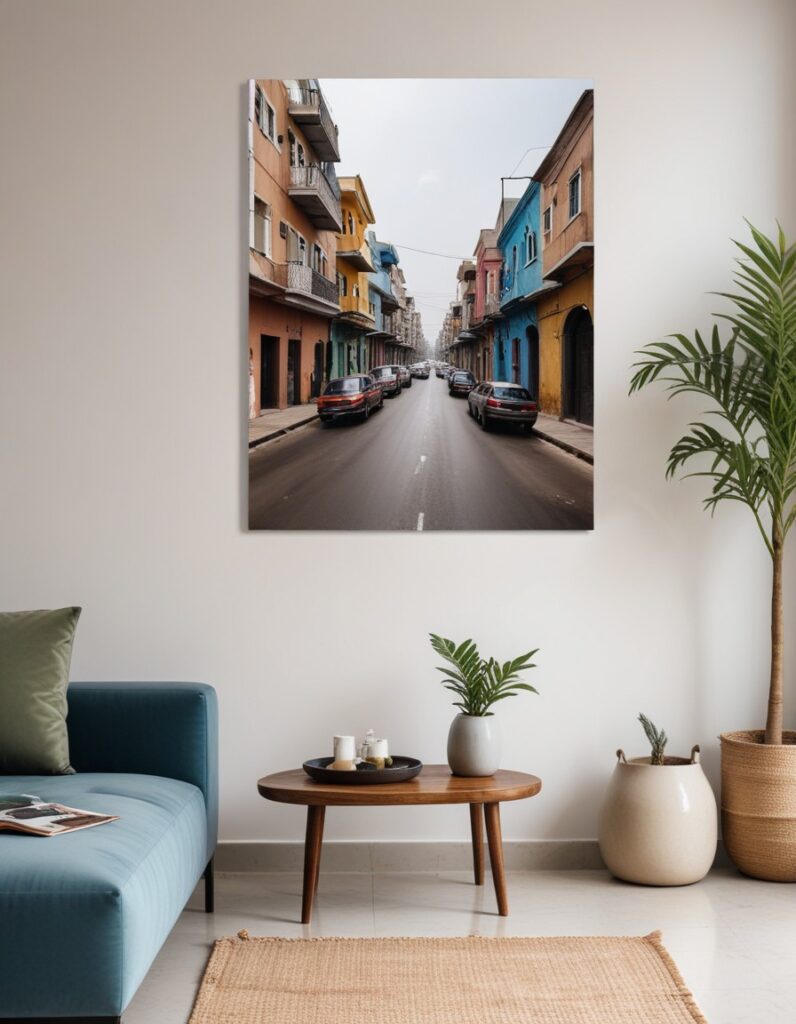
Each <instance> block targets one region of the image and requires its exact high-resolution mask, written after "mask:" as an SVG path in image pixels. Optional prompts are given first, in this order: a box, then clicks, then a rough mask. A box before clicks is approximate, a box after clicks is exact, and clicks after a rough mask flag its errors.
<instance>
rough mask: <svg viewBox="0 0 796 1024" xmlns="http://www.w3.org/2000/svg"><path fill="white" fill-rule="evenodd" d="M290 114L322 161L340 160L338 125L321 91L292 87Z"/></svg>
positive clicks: (302, 86) (301, 86) (310, 87)
mask: <svg viewBox="0 0 796 1024" xmlns="http://www.w3.org/2000/svg"><path fill="white" fill-rule="evenodd" d="M288 113H289V114H290V116H291V117H292V118H293V120H294V121H295V122H296V123H297V124H300V125H301V128H302V131H303V132H304V134H305V136H306V137H307V140H308V142H309V143H310V144H311V145H312V148H313V149H314V150H315V152H316V153H317V154H318V156H319V157H320V158H321V160H333V161H334V162H335V163H337V162H338V161H339V160H340V148H339V145H338V141H337V125H336V124H335V123H334V121H333V120H332V115H331V113H330V112H329V108H328V107H327V106H326V101H325V100H324V98H323V94H322V93H321V90H320V89H317V88H313V87H312V86H308V85H295V86H291V88H290V91H289V94H288Z"/></svg>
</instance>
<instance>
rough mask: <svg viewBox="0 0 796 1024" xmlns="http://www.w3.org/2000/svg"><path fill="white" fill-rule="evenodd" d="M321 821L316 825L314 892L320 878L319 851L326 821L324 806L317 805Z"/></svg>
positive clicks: (321, 847)
mask: <svg viewBox="0 0 796 1024" xmlns="http://www.w3.org/2000/svg"><path fill="white" fill-rule="evenodd" d="M318 810H319V811H320V817H321V822H320V825H319V826H318V856H317V857H316V858H315V892H316V893H317V891H318V882H319V881H320V878H321V851H322V850H323V825H324V822H325V821H326V807H319V808H318Z"/></svg>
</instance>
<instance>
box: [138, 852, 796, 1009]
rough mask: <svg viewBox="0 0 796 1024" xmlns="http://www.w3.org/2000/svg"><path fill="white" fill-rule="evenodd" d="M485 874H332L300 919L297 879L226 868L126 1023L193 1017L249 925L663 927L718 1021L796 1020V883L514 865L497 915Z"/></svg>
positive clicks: (296, 928)
mask: <svg viewBox="0 0 796 1024" xmlns="http://www.w3.org/2000/svg"><path fill="white" fill-rule="evenodd" d="M486 881H487V884H486V885H485V886H484V887H483V888H482V889H477V888H475V887H474V886H473V885H472V883H471V876H470V874H469V873H468V874H465V873H463V872H455V871H451V872H442V873H440V874H431V873H428V874H426V873H420V872H416V873H411V874H400V873H397V872H392V873H384V874H364V873H363V874H342V873H341V874H323V873H322V874H321V882H320V889H319V892H318V899H317V904H316V910H315V920H314V921H313V924H312V925H311V926H308V927H303V926H302V925H300V924H298V923H297V917H298V913H299V909H300V899H301V896H300V894H301V879H300V877H299V876H298V875H294V874H276V873H275V874H263V875H254V874H247V875H227V876H220V877H218V878H217V881H216V913H215V914H214V915H205V914H204V913H203V912H202V910H201V907H202V899H201V889H199V890H197V892H196V894H195V895H194V898H193V900H192V901H191V903H190V905H189V907H188V909H187V910H186V911H185V913H184V914H183V915H182V917H181V918H180V920H179V922H178V923H177V925H176V927H175V928H174V931H173V932H172V934H171V936H170V938H169V940H168V942H167V943H166V945H165V946H164V948H163V949H162V950H161V953H160V955H159V956H158V958H157V960H156V961H155V963H154V965H153V967H152V969H151V970H150V972H149V975H148V976H147V978H146V980H145V982H144V984H143V985H142V987H141V988H140V989H139V991H138V993H137V995H136V997H135V999H134V1000H133V1002H132V1004H131V1006H130V1007H129V1009H128V1011H127V1012H126V1013H125V1015H124V1018H123V1019H124V1024H184V1022H185V1021H186V1020H187V1019H188V1015H189V1013H190V1009H191V1004H192V1001H193V998H194V994H195V992H196V988H197V985H198V983H199V979H200V977H201V975H202V970H203V968H204V965H205V961H206V959H207V957H208V955H209V952H210V947H211V944H212V942H213V940H214V939H215V938H216V937H218V936H222V935H234V934H235V933H236V932H237V931H239V930H240V929H241V928H246V929H247V930H248V931H249V933H250V934H251V935H285V936H292V937H300V936H323V935H362V936H368V935H470V934H477V935H644V934H647V933H648V932H651V931H654V930H656V929H661V931H662V932H663V940H664V942H665V944H666V946H667V947H668V948H669V951H670V952H671V953H672V955H673V956H674V958H675V960H676V961H677V963H678V965H679V967H680V970H681V972H682V973H683V975H684V977H685V980H686V983H687V984H688V985H689V986H690V987H691V989H692V990H693V992H694V994H695V996H696V998H697V1002H698V1003H699V1005H700V1007H701V1009H702V1011H703V1012H704V1013H705V1015H706V1016H707V1019H708V1021H709V1024H793V1022H794V1021H796V889H794V888H793V887H789V886H787V885H773V884H767V883H764V882H755V881H752V880H750V879H746V878H743V877H741V876H740V875H738V874H736V873H735V872H734V871H731V870H723V871H716V872H714V873H713V874H711V875H710V876H709V877H708V878H707V879H705V881H703V882H701V883H700V884H699V885H695V886H689V887H687V888H683V889H646V888H641V887H638V886H629V885H623V884H622V883H620V882H616V881H614V880H612V879H611V878H609V877H608V876H607V875H606V874H604V873H603V872H598V871H528V872H520V871H515V872H509V874H508V885H509V900H510V910H511V914H510V916H509V917H508V918H500V917H498V916H497V915H496V913H495V900H494V892H493V890H492V887H491V878H490V876H489V875H487V879H486ZM410 1024H415V1022H410ZM417 1024H420V1022H417ZM606 1024H610V1022H609V1021H606Z"/></svg>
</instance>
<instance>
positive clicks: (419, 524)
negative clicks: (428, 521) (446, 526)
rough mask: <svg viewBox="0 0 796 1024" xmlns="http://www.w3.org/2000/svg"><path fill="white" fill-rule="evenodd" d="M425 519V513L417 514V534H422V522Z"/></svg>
mask: <svg viewBox="0 0 796 1024" xmlns="http://www.w3.org/2000/svg"><path fill="white" fill-rule="evenodd" d="M425 518H426V515H425V512H418V514H417V531H418V533H422V532H423V520H424V519H425Z"/></svg>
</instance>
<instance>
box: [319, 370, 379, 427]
mask: <svg viewBox="0 0 796 1024" xmlns="http://www.w3.org/2000/svg"><path fill="white" fill-rule="evenodd" d="M383 405H384V393H383V392H382V389H381V385H380V384H378V383H377V382H376V381H375V380H374V378H373V377H370V376H367V375H361V376H360V375H357V376H355V377H353V376H352V377H335V378H334V380H330V381H329V383H328V384H327V385H326V387H325V388H324V389H323V394H322V395H321V396H320V397H319V398H318V416H319V417H320V420H321V423H330V422H332V420H339V419H345V418H347V417H351V416H358V417H359V418H360V419H363V420H366V419H367V418H368V416H370V411H371V409H381V407H382V406H383Z"/></svg>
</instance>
